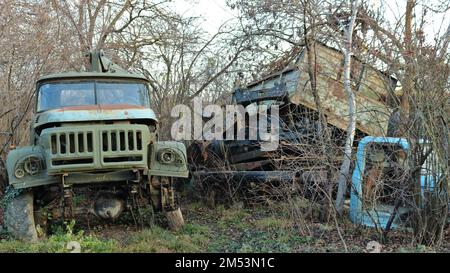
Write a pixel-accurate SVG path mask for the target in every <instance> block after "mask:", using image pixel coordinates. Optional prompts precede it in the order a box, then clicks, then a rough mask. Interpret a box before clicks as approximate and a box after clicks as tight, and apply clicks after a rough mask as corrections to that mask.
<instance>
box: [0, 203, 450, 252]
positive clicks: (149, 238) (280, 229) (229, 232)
mask: <svg viewBox="0 0 450 273" xmlns="http://www.w3.org/2000/svg"><path fill="white" fill-rule="evenodd" d="M183 214H184V217H185V221H186V225H185V226H184V227H183V228H182V229H181V230H179V231H176V232H173V231H169V230H167V229H165V228H164V223H163V222H161V221H159V220H156V221H155V222H159V224H153V225H150V226H146V227H137V226H135V225H133V224H122V223H116V224H100V225H96V226H90V227H89V228H88V227H86V226H78V225H74V223H69V224H66V225H65V226H64V225H60V226H59V228H57V229H56V230H55V232H54V233H53V235H50V236H47V237H46V238H45V239H41V240H40V241H39V242H38V243H35V244H29V243H24V242H19V241H16V240H12V239H10V238H9V237H8V235H7V234H6V233H4V232H3V233H0V234H1V235H0V237H1V239H0V252H69V250H68V249H66V245H67V243H68V242H69V241H77V242H79V243H80V245H81V251H82V252H347V251H348V252H367V250H366V246H367V243H368V242H369V241H373V240H375V241H379V239H380V235H379V234H378V233H377V231H376V230H375V229H372V228H365V227H361V226H356V225H354V224H352V223H350V222H349V221H348V219H347V218H345V217H343V218H342V219H338V220H337V223H338V224H339V230H338V229H337V228H336V225H335V224H323V223H319V222H315V221H313V220H306V221H305V222H303V223H302V225H301V226H300V225H299V223H298V222H296V221H294V220H293V219H291V217H290V216H289V215H288V214H289V213H288V211H287V210H285V209H283V205H282V204H279V207H275V208H274V207H271V208H270V210H269V209H268V206H267V205H255V206H252V207H250V208H242V207H241V206H236V207H231V208H225V207H224V206H217V207H215V208H213V209H211V208H207V207H205V206H204V205H203V204H202V203H195V202H193V203H189V204H184V206H183ZM445 234H446V238H445V240H444V243H443V245H442V246H440V247H439V248H437V249H434V248H429V247H425V246H421V245H414V244H413V243H412V240H411V237H412V234H411V233H410V232H406V231H391V232H390V233H389V237H388V241H387V242H386V243H385V244H384V245H383V246H382V252H449V251H450V234H449V230H447V231H446V233H445Z"/></svg>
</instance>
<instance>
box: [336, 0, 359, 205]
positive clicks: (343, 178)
mask: <svg viewBox="0 0 450 273" xmlns="http://www.w3.org/2000/svg"><path fill="white" fill-rule="evenodd" d="M351 5H352V6H351V9H352V14H351V18H350V22H349V24H348V26H347V27H346V29H345V31H344V36H345V37H344V39H345V49H344V91H345V93H346V94H347V98H348V114H349V122H348V126H347V138H346V140H345V147H344V160H343V161H342V165H341V168H340V170H339V179H338V192H337V196H336V203H335V206H336V211H337V212H338V213H339V214H341V212H342V209H343V207H344V200H345V193H346V191H347V179H348V177H349V173H350V164H351V160H352V147H353V139H354V137H355V127H356V115H355V114H356V99H355V94H354V92H353V90H352V87H351V80H350V71H351V69H350V68H351V59H352V42H353V41H352V37H353V29H354V26H355V20H356V13H357V9H358V0H353V1H352V3H351Z"/></svg>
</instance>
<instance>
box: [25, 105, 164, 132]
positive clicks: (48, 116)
mask: <svg viewBox="0 0 450 273" xmlns="http://www.w3.org/2000/svg"><path fill="white" fill-rule="evenodd" d="M133 119H151V120H155V121H157V118H156V115H155V113H154V112H153V110H152V109H149V108H145V107H140V106H134V105H89V106H73V107H64V108H61V109H55V110H49V111H45V112H42V113H38V114H37V115H36V118H35V120H34V125H33V126H34V128H37V127H40V126H42V125H44V124H48V123H60V122H83V121H103V120H133Z"/></svg>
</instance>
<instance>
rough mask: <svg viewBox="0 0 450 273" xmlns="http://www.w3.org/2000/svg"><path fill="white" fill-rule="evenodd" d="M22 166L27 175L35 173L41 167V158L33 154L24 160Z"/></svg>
mask: <svg viewBox="0 0 450 273" xmlns="http://www.w3.org/2000/svg"><path fill="white" fill-rule="evenodd" d="M23 168H24V169H25V171H26V172H27V173H28V174H29V175H35V174H37V173H38V172H39V171H40V170H41V169H42V164H41V160H40V159H39V158H37V157H35V156H30V157H28V158H26V159H25V160H24V162H23Z"/></svg>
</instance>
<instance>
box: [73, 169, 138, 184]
mask: <svg viewBox="0 0 450 273" xmlns="http://www.w3.org/2000/svg"><path fill="white" fill-rule="evenodd" d="M138 177H139V175H138V172H133V171H132V170H123V171H114V172H107V173H69V174H68V175H67V176H64V184H65V185H70V184H87V183H104V182H114V181H130V180H137V178H138Z"/></svg>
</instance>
